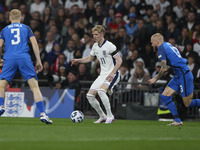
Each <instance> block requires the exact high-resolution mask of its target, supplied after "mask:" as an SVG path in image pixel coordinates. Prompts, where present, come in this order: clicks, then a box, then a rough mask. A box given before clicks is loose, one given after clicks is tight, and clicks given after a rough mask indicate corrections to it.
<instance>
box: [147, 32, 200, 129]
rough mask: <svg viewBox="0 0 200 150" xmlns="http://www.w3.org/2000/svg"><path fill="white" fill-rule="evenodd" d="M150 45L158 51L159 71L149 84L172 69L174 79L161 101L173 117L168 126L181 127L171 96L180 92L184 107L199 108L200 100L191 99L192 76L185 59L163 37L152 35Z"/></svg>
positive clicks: (165, 90) (157, 34) (158, 34)
mask: <svg viewBox="0 0 200 150" xmlns="http://www.w3.org/2000/svg"><path fill="white" fill-rule="evenodd" d="M151 43H152V47H153V48H154V50H156V49H157V50H158V59H159V61H160V62H161V70H160V71H159V73H158V74H157V75H156V76H155V77H154V78H152V79H150V80H149V83H150V84H153V83H155V82H156V81H157V80H158V79H159V78H161V77H162V75H163V74H164V73H165V72H166V71H167V70H168V68H169V67H171V68H172V69H173V72H174V77H173V78H172V80H171V81H170V82H169V83H168V85H167V86H166V88H165V89H164V91H163V93H162V95H161V99H162V100H163V101H164V102H165V104H166V105H167V107H168V109H169V110H170V111H171V113H172V115H173V117H174V122H173V123H171V124H169V126H183V122H182V121H181V119H180V117H179V115H178V112H177V109H176V105H175V103H174V102H173V101H172V95H173V94H175V93H176V92H181V96H182V99H183V103H184V105H185V106H186V107H195V106H197V107H199V106H200V99H192V97H193V90H194V85H193V75H192V72H191V71H190V69H189V67H188V66H187V64H186V63H187V59H184V58H182V56H181V55H180V53H179V51H178V49H177V48H176V47H174V46H172V45H171V44H170V43H168V42H164V39H163V36H162V35H161V34H160V33H156V34H154V35H152V37H151Z"/></svg>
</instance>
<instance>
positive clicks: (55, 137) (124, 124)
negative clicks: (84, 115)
mask: <svg viewBox="0 0 200 150" xmlns="http://www.w3.org/2000/svg"><path fill="white" fill-rule="evenodd" d="M52 120H53V121H54V124H53V125H46V124H43V123H41V122H40V121H39V118H6V117H1V118H0V149H1V150H36V149H37V150H40V149H43V150H44V149H48V150H51V149H57V150H64V149H65V150H90V149H91V150H157V149H159V150H169V149H172V150H179V149H180V150H186V149H187V150H188V149H199V143H200V122H184V126H183V127H181V128H179V127H168V126H166V124H167V123H169V122H159V121H136V120H116V121H115V122H113V123H112V124H104V123H102V124H94V123H92V122H93V121H94V120H93V119H85V120H84V122H83V123H72V122H71V120H69V119H55V118H53V119H52Z"/></svg>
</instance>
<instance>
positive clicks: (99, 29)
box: [92, 25, 106, 34]
mask: <svg viewBox="0 0 200 150" xmlns="http://www.w3.org/2000/svg"><path fill="white" fill-rule="evenodd" d="M94 31H97V32H99V33H103V34H105V33H106V30H105V28H104V27H103V26H102V25H96V26H95V27H94V28H92V33H93V32H94Z"/></svg>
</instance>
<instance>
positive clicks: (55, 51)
mask: <svg viewBox="0 0 200 150" xmlns="http://www.w3.org/2000/svg"><path fill="white" fill-rule="evenodd" d="M60 53H61V47H60V44H59V43H54V45H53V49H52V51H51V52H49V53H48V57H47V59H48V61H49V64H50V66H52V65H53V64H54V63H55V61H56V58H57V57H58V56H59V54H60Z"/></svg>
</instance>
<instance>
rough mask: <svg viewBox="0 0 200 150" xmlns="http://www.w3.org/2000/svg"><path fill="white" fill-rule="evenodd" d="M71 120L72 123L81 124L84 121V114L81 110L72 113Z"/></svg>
mask: <svg viewBox="0 0 200 150" xmlns="http://www.w3.org/2000/svg"><path fill="white" fill-rule="evenodd" d="M70 118H71V120H72V122H75V123H80V122H82V121H83V119H84V114H83V113H82V112H81V111H79V110H75V111H73V112H72V113H71V115H70Z"/></svg>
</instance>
